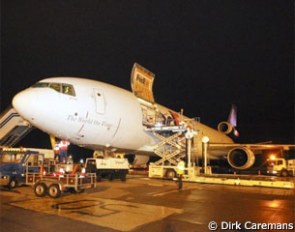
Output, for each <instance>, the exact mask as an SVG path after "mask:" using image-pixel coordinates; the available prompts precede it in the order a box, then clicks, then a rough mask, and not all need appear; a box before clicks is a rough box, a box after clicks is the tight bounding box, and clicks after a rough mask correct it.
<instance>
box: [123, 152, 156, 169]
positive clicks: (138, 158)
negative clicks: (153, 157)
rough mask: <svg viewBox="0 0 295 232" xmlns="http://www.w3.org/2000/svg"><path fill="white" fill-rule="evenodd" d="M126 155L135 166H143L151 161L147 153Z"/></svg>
mask: <svg viewBox="0 0 295 232" xmlns="http://www.w3.org/2000/svg"><path fill="white" fill-rule="evenodd" d="M125 157H126V158H127V159H128V162H129V163H130V164H131V165H132V166H134V167H143V166H145V165H146V164H147V163H148V161H149V158H150V157H149V156H146V155H134V154H127V155H125Z"/></svg>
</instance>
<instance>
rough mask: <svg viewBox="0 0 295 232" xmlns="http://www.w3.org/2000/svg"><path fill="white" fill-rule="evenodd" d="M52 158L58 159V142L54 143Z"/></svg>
mask: <svg viewBox="0 0 295 232" xmlns="http://www.w3.org/2000/svg"><path fill="white" fill-rule="evenodd" d="M53 150H54V160H56V161H58V160H59V144H58V143H55V145H54V148H53Z"/></svg>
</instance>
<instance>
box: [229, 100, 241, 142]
mask: <svg viewBox="0 0 295 232" xmlns="http://www.w3.org/2000/svg"><path fill="white" fill-rule="evenodd" d="M227 122H229V123H230V124H231V125H232V126H234V135H235V136H236V137H239V135H240V134H239V132H238V130H237V129H236V127H237V106H236V105H234V104H233V105H232V106H231V109H230V112H229V115H228V119H227Z"/></svg>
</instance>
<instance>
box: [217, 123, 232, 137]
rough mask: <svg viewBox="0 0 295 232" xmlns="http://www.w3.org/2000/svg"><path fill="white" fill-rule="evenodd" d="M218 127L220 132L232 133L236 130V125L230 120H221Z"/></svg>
mask: <svg viewBox="0 0 295 232" xmlns="http://www.w3.org/2000/svg"><path fill="white" fill-rule="evenodd" d="M217 129H218V131H219V132H222V133H224V134H226V135H228V134H230V133H232V132H233V131H234V130H235V127H234V126H233V125H232V124H230V123H229V122H221V123H219V124H218V126H217Z"/></svg>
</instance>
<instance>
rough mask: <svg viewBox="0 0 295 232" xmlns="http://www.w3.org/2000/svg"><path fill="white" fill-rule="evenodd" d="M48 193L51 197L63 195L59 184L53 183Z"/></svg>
mask: <svg viewBox="0 0 295 232" xmlns="http://www.w3.org/2000/svg"><path fill="white" fill-rule="evenodd" d="M48 195H49V196H50V197H51V198H58V197H60V195H61V191H60V188H59V185H58V184H52V185H50V186H49V188H48Z"/></svg>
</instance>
